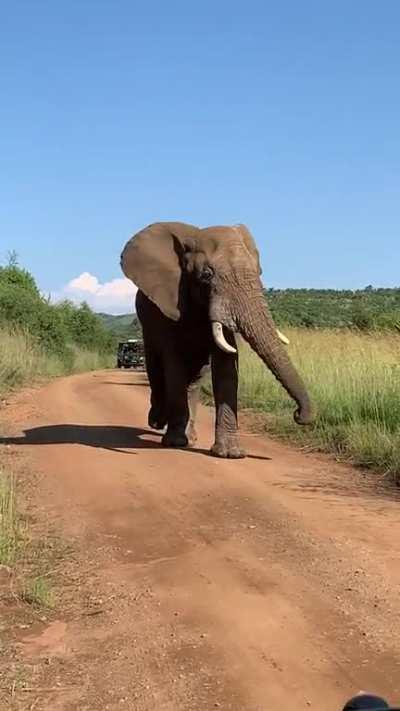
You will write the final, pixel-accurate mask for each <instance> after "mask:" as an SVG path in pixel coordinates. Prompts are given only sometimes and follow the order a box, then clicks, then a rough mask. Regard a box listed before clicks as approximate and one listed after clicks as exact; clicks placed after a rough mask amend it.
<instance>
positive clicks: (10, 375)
mask: <svg viewBox="0 0 400 711" xmlns="http://www.w3.org/2000/svg"><path fill="white" fill-rule="evenodd" d="M112 364H113V358H112V355H109V354H105V355H102V354H100V353H96V352H91V351H88V350H86V349H83V348H78V347H77V346H76V345H75V346H71V347H70V348H69V349H68V352H67V357H64V358H61V357H60V356H57V355H55V354H49V353H46V352H45V351H43V350H41V349H40V348H39V347H38V346H37V345H36V344H35V342H34V340H33V339H32V337H30V336H29V334H25V333H23V332H19V333H12V332H11V331H9V330H7V329H4V328H3V329H0V397H2V396H3V397H4V396H5V395H6V394H7V393H8V392H10V391H11V390H15V389H17V388H18V387H22V386H24V385H27V384H29V385H30V384H32V383H35V382H40V381H43V380H48V379H51V378H53V377H56V376H60V375H67V374H69V373H77V372H86V371H90V370H98V369H100V368H106V367H109V366H111V365H112ZM5 462H6V457H5V456H2V457H1V458H0V572H1V571H2V573H3V575H2V576H0V600H1V598H2V597H3V598H4V597H6V598H7V597H10V595H11V597H13V599H14V600H18V601H20V602H21V601H22V602H25V603H28V604H30V605H33V606H34V607H44V608H51V607H52V606H53V603H54V600H53V593H52V589H51V576H50V575H49V570H50V568H52V567H53V565H54V560H55V558H57V556H58V554H59V551H60V544H58V543H57V544H56V543H55V542H54V540H53V539H52V538H51V536H48V535H47V533H45V534H44V535H42V534H40V535H36V534H35V532H33V531H32V527H31V526H30V525H29V524H27V523H26V521H25V519H24V516H23V515H22V514H21V511H20V510H19V504H20V503H21V501H20V499H21V498H22V499H24V498H25V497H24V496H22V497H21V496H20V492H19V491H18V489H19V487H18V485H17V479H16V477H15V476H14V473H13V472H10V471H9V467H7V466H6V463H5ZM61 547H62V546H61ZM4 579H5V580H4Z"/></svg>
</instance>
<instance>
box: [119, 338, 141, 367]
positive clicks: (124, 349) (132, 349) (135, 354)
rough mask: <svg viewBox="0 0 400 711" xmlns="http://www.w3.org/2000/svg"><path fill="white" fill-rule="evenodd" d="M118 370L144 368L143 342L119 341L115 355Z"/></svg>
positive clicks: (132, 340) (132, 339)
mask: <svg viewBox="0 0 400 711" xmlns="http://www.w3.org/2000/svg"><path fill="white" fill-rule="evenodd" d="M117 367H118V368H144V367H145V360H144V346H143V342H142V341H139V340H138V339H136V338H130V339H129V340H128V341H121V342H120V343H119V344H118V353H117Z"/></svg>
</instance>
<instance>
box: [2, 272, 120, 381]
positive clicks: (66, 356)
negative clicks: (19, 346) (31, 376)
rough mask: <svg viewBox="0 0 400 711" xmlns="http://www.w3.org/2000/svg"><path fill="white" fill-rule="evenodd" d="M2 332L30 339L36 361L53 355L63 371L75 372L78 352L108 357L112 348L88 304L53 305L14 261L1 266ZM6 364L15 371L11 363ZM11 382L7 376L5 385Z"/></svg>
mask: <svg viewBox="0 0 400 711" xmlns="http://www.w3.org/2000/svg"><path fill="white" fill-rule="evenodd" d="M0 329H2V332H3V334H5V333H7V334H9V335H10V337H11V336H12V335H13V333H15V334H16V335H18V334H19V335H20V337H21V338H23V339H28V341H29V348H28V350H29V352H30V351H31V350H32V349H33V350H34V352H35V354H36V355H35V358H36V357H37V354H38V353H39V352H42V353H43V354H44V355H46V356H48V357H50V358H51V357H53V356H54V357H55V358H56V359H57V362H58V363H59V364H60V365H61V369H62V370H63V371H70V370H72V369H73V367H74V362H75V360H76V353H77V350H84V351H87V352H88V353H90V354H93V353H99V354H103V355H107V354H108V353H110V352H111V349H112V345H113V339H112V336H111V334H110V332H109V331H108V330H107V328H106V327H105V326H104V324H103V322H102V320H101V319H100V318H99V317H98V316H96V314H94V313H93V312H92V311H91V309H90V308H89V306H88V305H87V304H82V305H81V306H75V305H74V304H72V303H71V302H69V301H64V302H62V303H59V304H51V303H50V302H49V301H48V300H46V299H45V298H44V297H43V296H42V295H41V294H40V291H39V289H38V287H37V285H36V282H35V280H34V278H33V276H32V275H31V274H30V273H29V272H27V271H26V270H25V269H21V268H20V267H19V266H18V265H17V264H16V262H15V259H14V260H13V261H12V263H10V264H9V265H8V266H7V267H0ZM4 338H6V337H5V336H4ZM7 338H9V337H8V336H7ZM24 342H25V341H24ZM25 352H26V351H25ZM3 360H4V359H3ZM81 360H82V359H81ZM89 360H90V359H89ZM7 363H8V364H7V368H8V369H10V368H11V370H12V368H13V365H12V363H11V364H10V363H9V362H8V361H7ZM4 367H5V366H4ZM18 378H19V376H18V375H16V380H18ZM12 379H13V377H11V376H10V377H9V376H7V378H5V377H4V378H3V382H4V380H12Z"/></svg>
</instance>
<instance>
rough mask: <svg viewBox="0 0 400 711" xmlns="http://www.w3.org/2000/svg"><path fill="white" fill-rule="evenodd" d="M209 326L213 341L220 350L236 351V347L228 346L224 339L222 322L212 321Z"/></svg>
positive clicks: (226, 351)
mask: <svg viewBox="0 0 400 711" xmlns="http://www.w3.org/2000/svg"><path fill="white" fill-rule="evenodd" d="M211 328H212V334H213V337H214V341H215V343H216V345H217V346H218V348H221V350H222V351H225V353H236V348H234V347H233V346H230V345H229V343H228V342H227V341H226V339H225V336H224V332H223V330H222V323H220V322H219V321H213V322H212V324H211Z"/></svg>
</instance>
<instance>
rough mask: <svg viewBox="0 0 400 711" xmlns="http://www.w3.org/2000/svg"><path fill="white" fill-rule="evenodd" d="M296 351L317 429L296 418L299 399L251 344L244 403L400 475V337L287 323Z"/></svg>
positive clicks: (243, 370) (243, 358) (280, 424)
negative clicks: (292, 396) (295, 403)
mask: <svg viewBox="0 0 400 711" xmlns="http://www.w3.org/2000/svg"><path fill="white" fill-rule="evenodd" d="M287 335H288V336H289V338H290V346H289V353H290V356H291V358H292V360H293V361H294V363H295V364H296V367H297V368H298V370H299V371H300V372H301V374H302V376H303V378H304V380H305V382H306V383H307V386H308V389H309V392H310V394H311V397H312V399H313V401H314V403H315V405H316V408H317V411H318V418H317V421H316V423H315V425H314V426H313V427H311V428H306V429H302V428H299V427H298V426H297V425H295V424H294V423H293V421H292V411H293V402H292V401H291V400H290V398H289V397H288V396H287V395H286V393H285V391H284V390H283V389H282V387H281V386H280V385H279V384H278V383H277V382H276V380H275V379H274V378H273V376H272V375H271V374H270V373H269V371H267V370H266V368H265V366H264V365H263V363H262V362H261V361H260V360H259V358H258V357H257V356H256V355H255V354H254V353H253V352H252V351H251V350H250V349H249V348H248V347H247V346H246V345H243V346H242V347H241V349H240V351H241V352H240V389H239V398H240V404H241V406H242V407H251V408H254V409H258V410H263V411H265V412H269V413H273V415H274V417H273V418H270V420H269V422H270V424H269V425H268V427H270V428H271V430H272V431H274V432H276V433H280V434H284V435H286V436H290V437H292V438H293V437H294V438H296V439H297V440H301V441H308V442H311V443H313V444H314V445H315V446H316V447H318V448H319V449H322V450H325V451H333V452H337V453H340V454H341V455H342V456H344V457H348V458H349V459H351V460H352V461H354V462H355V463H357V464H362V465H363V466H368V467H372V468H374V469H376V470H377V471H380V472H383V473H387V474H391V475H393V477H394V478H395V479H399V480H400V358H399V356H400V336H399V335H397V334H390V333H384V332H380V333H374V334H362V333H357V332H354V331H338V332H334V331H310V330H301V329H288V330H287Z"/></svg>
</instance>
